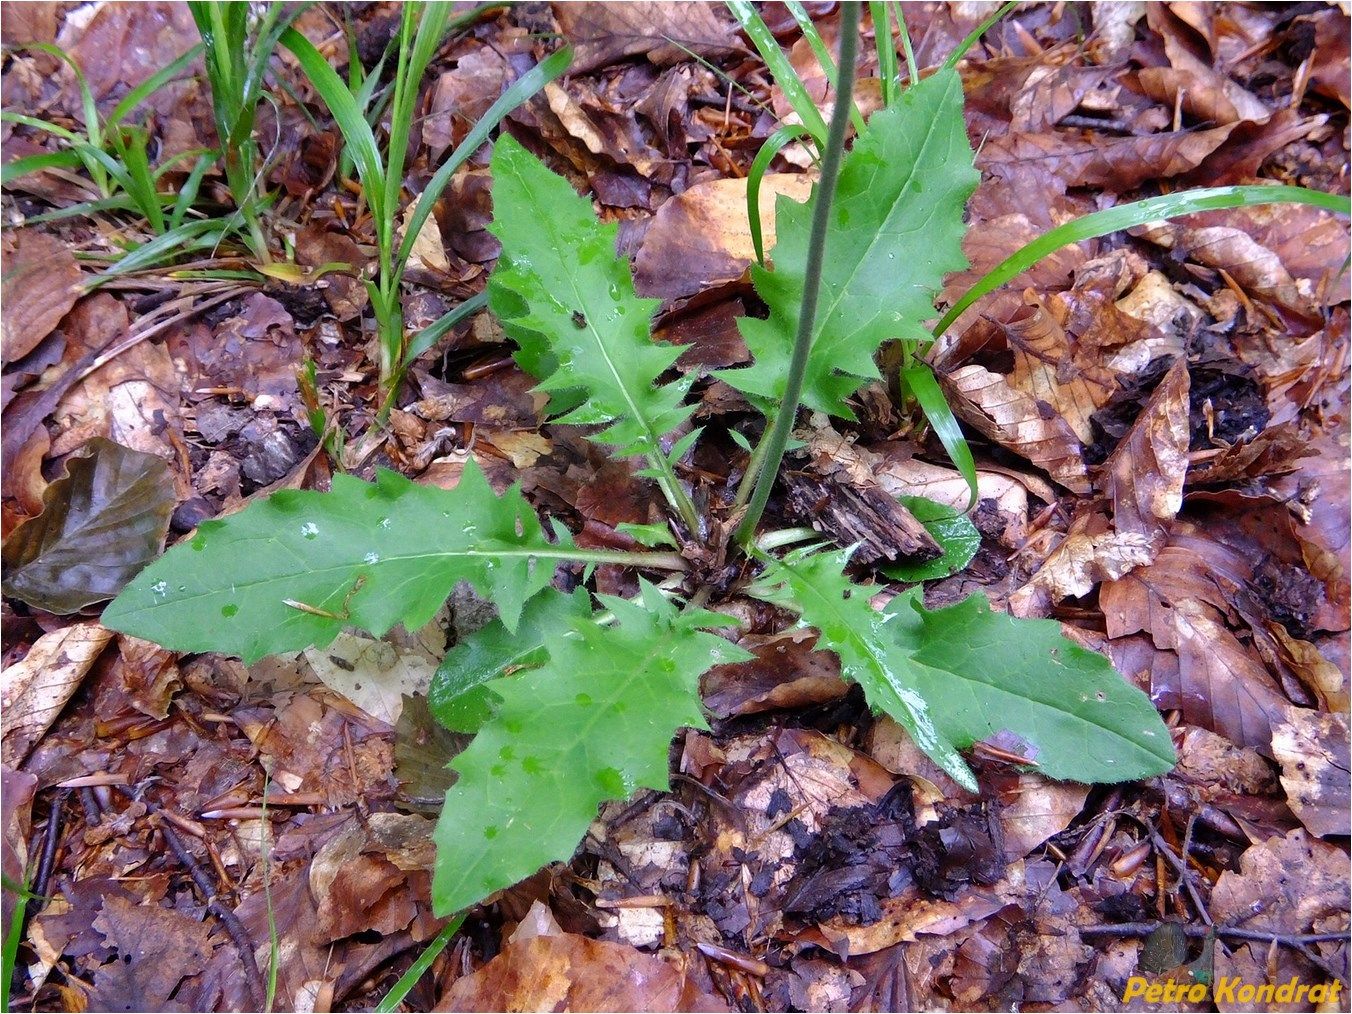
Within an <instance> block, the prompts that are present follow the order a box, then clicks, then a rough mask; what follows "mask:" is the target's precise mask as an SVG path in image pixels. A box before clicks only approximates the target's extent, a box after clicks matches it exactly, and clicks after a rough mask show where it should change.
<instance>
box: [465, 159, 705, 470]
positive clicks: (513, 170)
mask: <svg viewBox="0 0 1352 1014" xmlns="http://www.w3.org/2000/svg"><path fill="white" fill-rule="evenodd" d="M492 169H493V223H492V224H491V225H490V226H489V231H491V232H492V233H493V235H495V236H497V237H498V239H499V240H501V242H502V258H501V259H500V260H499V262H498V266H497V268H496V269H495V270H494V271H493V275H492V277H491V279H490V282H489V304H490V306H491V307H492V309H493V312H494V314H495V315H497V316H498V317H499V319H501V320H502V322H503V326H504V327H505V328H506V330H507V333H508V334H509V335H511V337H512V338H513V339H515V340H516V341H517V343H518V344H519V345H520V346H521V348H520V351H519V352H518V353H517V355H516V358H517V362H518V363H519V364H520V365H521V367H522V369H524V370H526V371H527V372H528V373H530V374H531V375H532V376H534V377H536V378H538V379H539V381H540V384H539V386H538V387H537V388H536V390H538V391H542V392H544V393H547V394H549V395H550V397H551V399H552V400H551V411H553V412H554V413H556V414H557V413H560V412H563V413H564V414H562V415H561V416H560V417H559V418H558V419H556V421H557V422H561V423H574V424H578V425H605V426H606V428H605V429H604V430H603V431H602V432H601V433H599V434H597V435H596V436H595V437H594V438H593V439H595V440H597V441H598V442H600V443H604V444H607V445H610V446H613V447H616V448H618V449H619V451H620V453H621V454H624V455H637V454H643V455H646V456H648V457H649V458H652V459H656V458H659V457H661V456H662V448H661V440H662V438H663V437H665V436H667V435H668V434H670V433H672V432H674V431H675V430H676V429H677V427H679V426H680V425H681V423H683V422H684V421H685V420H686V419H687V418H689V416H690V414H691V413H692V412H693V411H694V406H691V405H684V404H682V401H683V399H684V397H685V394H686V391H687V390H688V389H689V387H690V384H691V383H692V382H693V380H694V377H693V375H690V376H686V377H681V378H678V379H676V380H673V381H672V382H670V383H668V384H661V385H659V384H658V378H659V377H660V376H661V375H662V374H663V373H664V372H665V371H666V370H668V369H670V368H671V366H672V365H673V364H674V363H675V362H676V360H677V358H678V357H679V356H680V354H681V352H682V351H683V350H684V346H680V345H667V344H665V343H662V342H655V341H653V340H652V337H651V335H650V333H649V332H650V326H651V323H652V315H653V312H654V311H655V310H656V309H657V306H658V304H659V303H660V300H656V299H640V298H639V297H638V296H637V295H636V294H635V292H634V282H633V276H632V274H631V272H630V269H629V262H628V261H627V260H625V259H624V258H623V257H619V256H617V255H616V253H615V234H616V231H617V228H618V227H617V226H616V225H614V224H602V223H601V222H600V221H599V220H598V219H597V217H596V212H595V211H594V210H593V209H592V205H591V202H590V201H588V200H587V199H586V198H584V197H579V196H578V195H577V194H576V193H575V192H574V191H573V188H572V187H571V186H570V185H569V184H568V181H567V180H565V179H563V177H561V176H557V175H555V174H554V173H552V172H550V171H549V169H547V168H546V167H545V165H544V164H543V163H542V162H541V161H540V160H539V159H537V158H536V157H535V156H534V155H532V154H531V153H530V152H528V151H526V149H525V148H523V147H522V146H521V145H520V144H519V143H518V142H517V141H515V140H514V139H513V138H511V137H510V136H508V135H505V134H504V135H503V136H502V137H500V138H499V139H498V141H497V144H496V145H495V146H494V148H493V161H492Z"/></svg>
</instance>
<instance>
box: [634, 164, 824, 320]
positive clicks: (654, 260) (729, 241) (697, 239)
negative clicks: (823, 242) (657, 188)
mask: <svg viewBox="0 0 1352 1014" xmlns="http://www.w3.org/2000/svg"><path fill="white" fill-rule="evenodd" d="M812 183H813V177H812V176H811V175H808V174H805V173H769V174H767V175H766V176H765V178H764V179H763V180H762V181H761V189H760V194H759V199H758V204H759V206H760V213H761V229H762V234H763V239H764V248H765V251H766V253H767V254H768V253H769V252H770V251H771V250H773V249H774V245H775V204H776V199H777V197H778V195H779V194H783V195H785V197H786V198H788V199H789V200H793V201H799V202H802V201H805V200H807V198H808V194H809V192H810V191H811V190H812ZM755 256H756V250H755V246H754V245H753V244H752V242H751V223H750V222H749V221H748V220H747V217H746V180H744V179H740V180H739V179H728V180H706V181H705V182H703V183H696V184H695V185H694V186H693V187H691V188H690V189H689V190H687V191H685V193H683V194H680V195H678V196H676V197H673V198H672V199H671V200H669V201H667V202H666V203H665V204H663V205H662V207H660V208H659V209H658V210H657V214H656V216H654V218H653V221H652V224H651V225H649V226H648V231H647V233H645V235H644V237H643V245H642V246H640V247H639V250H638V256H637V257H636V258H635V260H634V285H635V287H636V288H637V290H638V291H639V293H640V294H642V295H644V296H657V297H660V298H662V299H678V298H681V297H683V296H693V295H694V294H695V293H697V292H702V291H703V290H705V289H708V288H710V287H712V286H715V285H720V284H723V283H725V282H732V281H736V280H737V279H738V278H741V277H742V273H743V272H744V271H746V269H747V266H748V265H749V264H750V263H751V262H752V260H754V259H755Z"/></svg>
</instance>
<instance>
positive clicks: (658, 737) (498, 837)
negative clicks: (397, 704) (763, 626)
mask: <svg viewBox="0 0 1352 1014" xmlns="http://www.w3.org/2000/svg"><path fill="white" fill-rule="evenodd" d="M602 602H603V603H604V604H605V606H606V607H607V608H609V609H610V610H611V611H612V612H614V614H615V622H614V623H613V624H611V625H609V626H600V625H598V624H596V623H594V622H593V621H592V620H591V619H590V618H579V619H577V620H575V621H574V624H573V628H572V629H571V630H569V631H568V632H567V634H566V635H564V636H562V637H560V638H558V639H557V642H556V643H555V644H553V645H551V646H550V657H549V661H548V662H546V663H545V664H544V665H542V666H540V667H539V668H537V669H529V670H527V671H525V672H524V673H521V674H519V675H516V676H513V677H510V678H508V679H504V680H499V681H498V682H497V684H495V686H494V689H495V690H496V692H497V693H498V694H499V695H500V696H501V698H502V702H501V704H500V705H499V706H498V709H497V711H496V713H495V714H494V715H493V717H492V718H490V719H489V720H488V721H487V722H486V723H485V724H484V726H483V728H482V729H480V730H479V734H478V736H476V737H475V739H474V742H473V743H471V744H470V745H469V747H467V748H466V749H465V751H464V752H463V753H461V754H460V755H459V756H458V757H456V758H455V760H454V762H452V767H454V768H455V769H456V770H457V771H458V772H460V779H459V781H457V782H456V784H455V786H454V788H452V789H451V791H450V792H449V793H447V795H446V806H445V808H444V809H443V810H442V811H441V820H440V821H439V822H438V823H437V830H436V834H435V836H434V837H435V840H436V843H437V868H436V873H435V875H434V880H433V883H432V902H433V906H434V907H435V909H436V911H437V912H438V913H440V914H446V913H450V912H454V911H457V910H459V909H462V908H465V907H466V906H468V905H472V904H474V903H475V902H477V901H480V900H482V899H483V898H485V897H487V896H488V895H490V894H492V893H493V892H494V891H498V890H501V889H502V888H504V887H508V886H510V885H511V884H513V883H515V882H516V881H518V880H520V879H522V878H523V877H527V876H529V875H530V874H532V873H534V872H535V871H536V870H538V869H539V868H540V867H541V866H543V865H544V864H545V863H549V862H553V861H555V860H562V859H567V858H568V857H569V856H571V855H572V854H573V850H574V849H576V848H577V845H578V842H580V841H581V840H582V836H583V835H584V834H586V832H587V827H588V825H589V824H591V822H592V820H594V819H595V817H596V811H597V807H598V806H599V805H600V804H601V803H603V802H604V801H606V800H608V799H624V798H626V797H628V796H629V795H631V794H632V793H633V792H634V791H635V790H636V789H638V788H640V787H646V788H653V789H666V788H667V787H668V785H669V782H668V771H667V753H668V749H669V748H670V745H671V737H672V736H673V735H674V734H675V733H676V730H677V729H679V728H681V727H682V726H692V727H694V728H698V729H703V728H707V725H706V724H705V721H704V717H703V716H702V715H701V713H700V706H699V678H700V675H701V674H702V673H703V672H704V671H705V670H706V669H708V668H709V667H710V666H713V665H717V664H719V663H722V662H734V661H743V660H746V659H749V658H750V657H751V656H750V655H749V654H748V653H747V652H745V651H743V650H742V649H740V648H738V647H736V646H735V645H733V644H730V643H729V642H728V641H725V640H724V639H723V638H721V637H717V636H715V635H713V634H709V633H705V632H704V630H703V629H702V628H707V627H718V626H726V625H727V624H728V623H729V620H728V618H727V617H726V616H722V615H719V614H718V613H710V612H705V611H704V610H701V609H688V610H685V611H683V612H681V611H678V610H677V609H676V607H675V606H674V605H673V604H672V603H671V602H669V601H667V600H666V599H665V598H663V596H662V595H661V593H659V592H658V591H657V590H656V589H655V588H654V587H653V586H652V585H649V584H647V583H646V582H645V583H644V584H643V587H642V601H641V602H639V603H635V602H629V601H627V600H625V599H616V598H610V597H608V596H602Z"/></svg>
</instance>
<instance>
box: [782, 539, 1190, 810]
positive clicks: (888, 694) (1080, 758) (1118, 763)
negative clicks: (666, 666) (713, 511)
mask: <svg viewBox="0 0 1352 1014" xmlns="http://www.w3.org/2000/svg"><path fill="white" fill-rule="evenodd" d="M847 556H848V554H847V553H845V552H826V553H816V554H811V555H809V554H808V553H807V552H799V553H796V554H791V555H790V557H788V558H787V559H786V560H784V561H781V562H775V563H772V564H771V565H770V567H769V569H768V571H767V577H768V578H769V579H770V581H771V582H772V584H771V585H770V586H769V587H763V588H761V589H758V590H757V592H756V593H757V594H758V595H759V596H760V597H762V598H765V599H767V600H768V601H772V602H775V603H776V604H778V605H783V606H786V607H788V608H793V609H796V610H798V611H799V612H800V613H801V614H802V619H803V622H804V623H805V624H806V625H808V626H812V627H816V628H817V630H818V631H819V632H820V635H821V637H820V641H819V642H818V643H819V645H820V646H821V647H824V648H828V649H830V650H831V651H834V652H836V654H838V655H839V656H840V659H841V671H842V672H843V673H844V674H845V676H846V677H848V678H850V679H853V680H854V681H855V682H857V683H859V684H860V686H862V687H863V689H864V694H865V697H867V699H868V701H869V704H870V705H871V706H872V707H873V708H875V709H877V710H879V711H883V712H885V713H887V714H888V715H891V716H892V718H894V719H895V720H896V721H897V722H899V723H900V724H901V725H902V727H903V728H905V729H906V731H907V732H908V733H910V735H911V737H912V738H913V739H914V740H915V742H916V745H917V746H919V747H920V748H921V749H922V750H924V751H925V753H927V754H928V755H929V756H930V758H931V759H933V760H934V762H935V763H936V764H938V765H939V766H940V767H942V768H943V769H944V770H945V771H947V772H948V773H949V774H950V775H952V776H953V778H954V779H956V780H957V781H958V782H959V783H960V784H962V785H964V786H965V787H967V788H969V789H973V790H975V788H976V780H975V778H974V777H973V775H972V772H971V770H970V769H969V768H968V767H967V765H966V763H965V762H963V760H962V758H961V757H959V756H958V754H957V751H958V750H960V749H966V748H967V747H970V746H972V745H973V744H974V743H977V742H979V741H981V740H986V739H989V738H991V737H992V736H995V735H996V734H998V733H1007V734H1012V735H1013V736H1014V737H1016V740H1017V741H1018V743H1019V745H1020V746H1021V749H1022V752H1023V755H1024V756H1026V757H1027V758H1028V759H1029V762H1030V764H1032V765H1035V766H1036V767H1037V769H1038V770H1039V771H1041V772H1042V773H1043V774H1045V775H1048V776H1049V777H1052V778H1062V779H1069V780H1073V781H1081V782H1119V781H1126V780H1128V779H1134V778H1146V777H1149V776H1152V775H1158V774H1162V773H1163V772H1165V771H1168V770H1169V769H1170V768H1171V767H1173V765H1174V763H1175V760H1176V758H1175V755H1174V749H1173V743H1172V741H1171V739H1170V736H1169V730H1168V729H1167V728H1166V727H1165V725H1164V723H1163V722H1162V721H1161V720H1160V717H1159V714H1158V713H1157V712H1156V711H1155V708H1154V706H1153V705H1152V704H1151V703H1150V699H1149V698H1148V697H1147V696H1146V695H1145V694H1144V693H1142V692H1141V691H1140V690H1138V689H1137V688H1136V687H1134V686H1132V685H1131V684H1130V683H1128V682H1127V681H1126V680H1125V679H1123V678H1122V677H1121V676H1120V675H1119V674H1118V673H1117V671H1116V670H1114V669H1113V667H1112V665H1111V663H1109V662H1108V660H1107V659H1105V658H1103V657H1102V656H1101V655H1097V654H1095V653H1094V652H1092V651H1088V650H1086V649H1084V648H1081V647H1080V646H1079V645H1077V644H1075V643H1074V642H1072V641H1070V640H1068V639H1067V638H1066V637H1065V636H1064V635H1063V634H1062V633H1061V629H1060V625H1059V624H1057V623H1055V622H1053V621H1051V620H1022V619H1016V618H1015V617H1012V616H1007V615H1005V614H1003V613H996V612H994V611H992V610H991V608H990V604H989V603H988V602H987V601H986V600H985V598H984V597H983V596H981V595H973V596H971V597H970V598H968V599H966V600H964V601H963V602H960V603H958V604H957V605H953V606H949V607H947V608H944V609H937V610H933V611H931V610H929V609H926V608H925V606H924V605H923V599H922V597H921V592H920V590H919V589H918V588H917V589H912V590H911V591H909V592H906V593H904V594H903V595H900V596H898V597H897V598H896V599H894V600H893V601H892V602H891V603H889V606H888V608H887V609H886V610H885V611H884V612H882V613H879V612H876V611H875V610H874V609H873V607H872V606H871V605H870V604H869V601H868V594H869V590H868V589H867V588H865V587H861V586H858V585H854V584H852V583H851V582H850V580H849V579H848V578H847V577H845V576H844V574H843V568H844V566H845V562H846V558H847ZM1004 745H1006V746H1008V744H1004Z"/></svg>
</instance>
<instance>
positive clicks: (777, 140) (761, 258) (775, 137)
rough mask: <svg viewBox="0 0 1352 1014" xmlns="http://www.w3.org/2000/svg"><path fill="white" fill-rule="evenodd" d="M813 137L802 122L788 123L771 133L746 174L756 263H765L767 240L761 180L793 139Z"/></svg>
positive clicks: (747, 206)
mask: <svg viewBox="0 0 1352 1014" xmlns="http://www.w3.org/2000/svg"><path fill="white" fill-rule="evenodd" d="M810 137H812V131H810V130H808V129H807V127H806V126H804V125H803V124H801V123H786V124H784V126H782V127H780V128H779V129H778V130H776V131H775V132H774V133H773V134H771V135H770V136H769V137H768V138H767V139H766V141H765V143H764V144H763V145H761V149H760V151H758V152H757V153H756V160H755V161H754V162H752V163H751V171H750V172H748V173H747V174H746V215H747V219H748V220H749V221H750V223H751V243H752V245H753V246H754V247H755V249H756V263H757V264H760V265H762V266H764V264H765V242H764V238H763V231H762V229H761V214H760V188H761V181H762V180H763V179H764V178H765V174H766V172H767V171H769V169H770V163H771V162H773V161H774V160H775V156H776V155H778V154H779V153H780V152H781V151H783V150H784V148H785V146H787V145H788V144H789V143H790V142H792V141H797V140H800V139H802V138H810Z"/></svg>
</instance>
